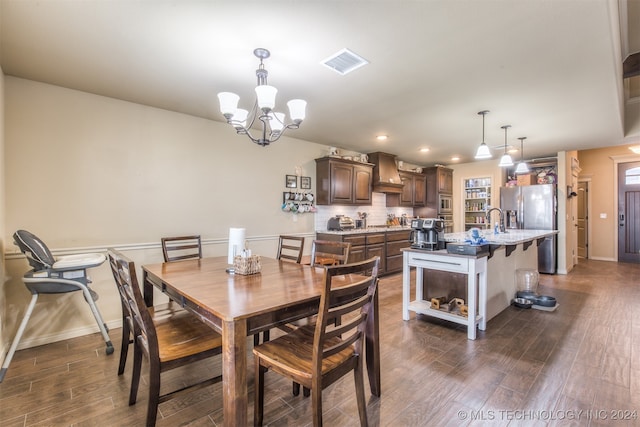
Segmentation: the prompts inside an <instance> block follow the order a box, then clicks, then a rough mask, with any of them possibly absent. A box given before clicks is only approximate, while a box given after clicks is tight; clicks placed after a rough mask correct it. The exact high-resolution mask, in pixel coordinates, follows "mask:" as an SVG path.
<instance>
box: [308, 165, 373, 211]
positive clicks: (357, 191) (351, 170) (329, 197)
mask: <svg viewBox="0 0 640 427" xmlns="http://www.w3.org/2000/svg"><path fill="white" fill-rule="evenodd" d="M372 177H373V165H372V164H369V163H361V162H355V161H351V160H344V159H339V158H333V157H323V158H320V159H316V192H317V194H316V204H318V205H371V191H372Z"/></svg>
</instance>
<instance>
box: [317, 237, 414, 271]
mask: <svg viewBox="0 0 640 427" xmlns="http://www.w3.org/2000/svg"><path fill="white" fill-rule="evenodd" d="M409 234H410V230H399V231H385V232H381V233H378V232H376V233H361V234H360V233H359V234H353V233H349V234H336V233H317V238H318V239H321V240H333V241H339V242H349V243H351V249H350V251H349V262H356V261H364V260H365V259H369V258H371V257H374V256H379V257H380V269H379V274H380V275H383V274H391V273H397V272H399V271H402V251H401V249H402V248H408V247H409V245H410V242H409Z"/></svg>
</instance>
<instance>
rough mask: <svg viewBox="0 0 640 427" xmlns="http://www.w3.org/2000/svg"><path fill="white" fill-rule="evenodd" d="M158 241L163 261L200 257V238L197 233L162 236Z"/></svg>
mask: <svg viewBox="0 0 640 427" xmlns="http://www.w3.org/2000/svg"><path fill="white" fill-rule="evenodd" d="M160 242H161V243H162V255H163V257H164V262H172V261H181V260H185V259H199V258H202V239H201V238H200V236H199V235H193V236H175V237H163V238H161V239H160Z"/></svg>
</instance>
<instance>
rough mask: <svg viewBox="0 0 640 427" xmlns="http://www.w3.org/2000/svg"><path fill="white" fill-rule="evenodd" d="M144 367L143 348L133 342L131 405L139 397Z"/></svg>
mask: <svg viewBox="0 0 640 427" xmlns="http://www.w3.org/2000/svg"><path fill="white" fill-rule="evenodd" d="M141 369H142V350H140V349H139V348H138V344H137V343H136V342H135V338H134V343H133V373H132V374H131V390H130V391H129V405H133V404H135V403H136V400H137V399H138V386H139V385H140V370H141Z"/></svg>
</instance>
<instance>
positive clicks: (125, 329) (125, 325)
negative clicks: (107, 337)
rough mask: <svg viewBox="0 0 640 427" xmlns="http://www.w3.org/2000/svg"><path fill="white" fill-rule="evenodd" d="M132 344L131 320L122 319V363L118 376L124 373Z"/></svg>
mask: <svg viewBox="0 0 640 427" xmlns="http://www.w3.org/2000/svg"><path fill="white" fill-rule="evenodd" d="M130 344H131V330H130V329H129V319H127V318H125V319H122V341H121V342H120V363H119V364H118V375H122V374H123V373H124V367H125V365H126V363H127V355H128V354H129V345H130Z"/></svg>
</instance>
